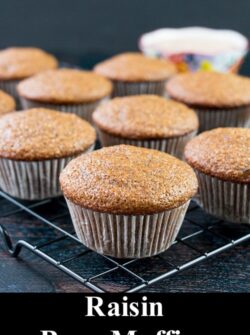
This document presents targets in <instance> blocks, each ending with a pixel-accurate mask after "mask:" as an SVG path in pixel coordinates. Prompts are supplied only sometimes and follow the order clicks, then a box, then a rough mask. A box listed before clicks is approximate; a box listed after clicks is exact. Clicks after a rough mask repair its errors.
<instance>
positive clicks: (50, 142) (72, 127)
mask: <svg viewBox="0 0 250 335" xmlns="http://www.w3.org/2000/svg"><path fill="white" fill-rule="evenodd" d="M95 138H96V136H95V130H94V128H93V127H92V126H91V125H90V124H89V123H88V122H86V121H84V120H82V119H80V118H79V117H78V116H76V115H74V114H68V113H62V112H57V111H54V110H49V109H43V108H34V109H30V110H26V111H23V112H13V113H9V114H6V115H4V116H3V117H1V118H0V157H1V158H8V159H13V160H24V161H30V160H45V159H53V158H62V157H68V156H74V155H77V154H80V153H82V152H84V151H85V150H86V149H88V148H89V147H90V146H91V145H92V144H94V142H95Z"/></svg>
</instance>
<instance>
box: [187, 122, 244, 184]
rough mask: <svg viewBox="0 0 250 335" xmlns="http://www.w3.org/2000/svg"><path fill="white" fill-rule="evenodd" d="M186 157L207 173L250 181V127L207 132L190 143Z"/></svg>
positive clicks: (193, 165) (220, 177) (221, 177)
mask: <svg viewBox="0 0 250 335" xmlns="http://www.w3.org/2000/svg"><path fill="white" fill-rule="evenodd" d="M185 158H186V160H187V162H188V163H189V164H190V165H191V166H192V167H193V168H195V169H197V170H198V171H201V172H203V173H205V174H208V175H211V176H214V177H217V178H219V179H222V180H227V181H232V182H240V183H250V129H247V128H217V129H213V130H210V131H206V132H204V133H202V134H200V135H199V136H197V137H195V138H194V139H192V140H191V141H190V142H189V143H188V144H187V145H186V148H185Z"/></svg>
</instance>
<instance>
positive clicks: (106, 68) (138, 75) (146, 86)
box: [94, 52, 176, 96]
mask: <svg viewBox="0 0 250 335" xmlns="http://www.w3.org/2000/svg"><path fill="white" fill-rule="evenodd" d="M94 71H95V72H97V73H99V74H101V75H103V76H105V77H106V78H108V79H110V80H112V82H113V85H114V91H113V96H125V95H136V94H157V95H163V94H164V91H165V89H164V87H165V84H166V81H167V80H168V79H169V78H170V77H171V76H173V75H174V74H175V73H176V69H175V66H174V65H173V64H172V63H171V62H170V61H167V60H160V59H156V58H151V57H146V56H144V55H143V54H141V53H139V52H126V53H123V54H119V55H116V56H113V57H111V58H109V59H107V60H105V61H103V62H101V63H99V64H97V65H96V66H95V67H94Z"/></svg>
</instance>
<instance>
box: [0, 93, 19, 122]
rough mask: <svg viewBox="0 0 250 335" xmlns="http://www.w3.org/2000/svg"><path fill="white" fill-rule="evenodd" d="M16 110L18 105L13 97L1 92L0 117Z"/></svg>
mask: <svg viewBox="0 0 250 335" xmlns="http://www.w3.org/2000/svg"><path fill="white" fill-rule="evenodd" d="M15 108H16V103H15V100H14V99H13V98H12V96H10V95H9V94H7V93H5V92H3V91H1V90H0V116H2V115H3V114H5V113H10V112H13V111H14V110H15Z"/></svg>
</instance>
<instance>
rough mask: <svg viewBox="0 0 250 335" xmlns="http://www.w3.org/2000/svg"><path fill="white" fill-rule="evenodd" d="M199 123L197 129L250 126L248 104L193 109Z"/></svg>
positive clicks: (201, 130) (249, 107)
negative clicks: (228, 107) (236, 106)
mask: <svg viewBox="0 0 250 335" xmlns="http://www.w3.org/2000/svg"><path fill="white" fill-rule="evenodd" d="M195 111H196V113H197V115H198V118H199V123H200V128H199V131H200V132H203V131H206V130H210V129H214V128H218V127H243V128H249V127H250V106H245V107H238V108H230V109H201V108H200V109H195Z"/></svg>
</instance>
